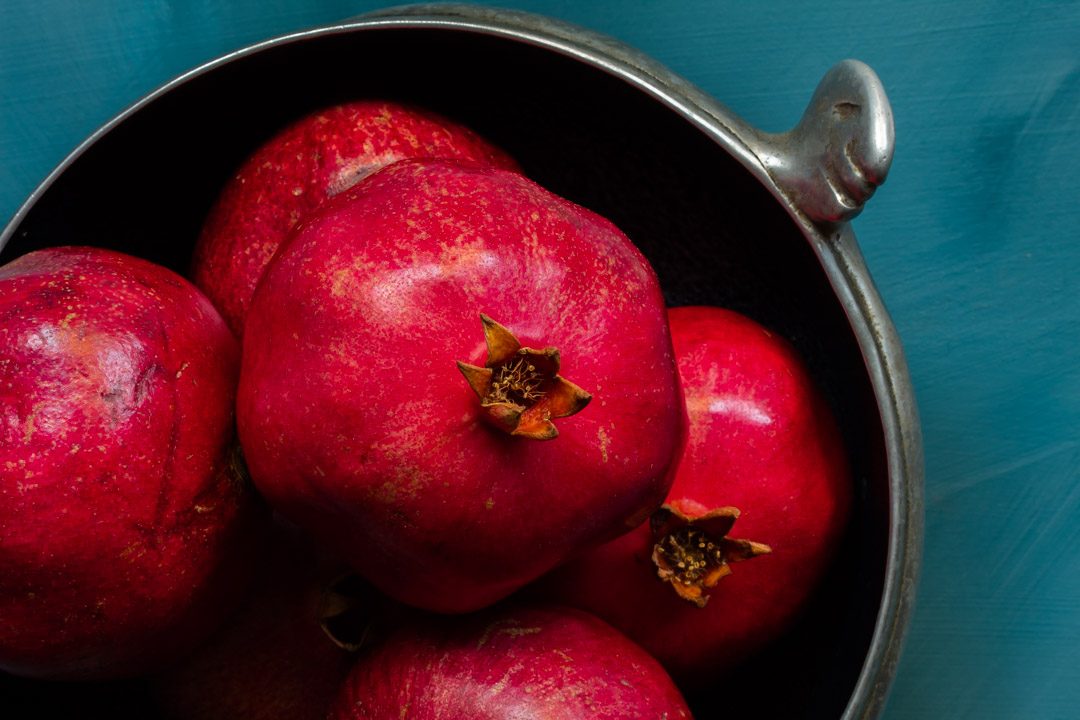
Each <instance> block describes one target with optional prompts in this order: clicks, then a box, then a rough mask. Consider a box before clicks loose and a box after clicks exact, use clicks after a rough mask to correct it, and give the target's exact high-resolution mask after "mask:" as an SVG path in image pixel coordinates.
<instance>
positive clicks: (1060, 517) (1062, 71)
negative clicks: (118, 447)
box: [0, 0, 1080, 720]
mask: <svg viewBox="0 0 1080 720" xmlns="http://www.w3.org/2000/svg"><path fill="white" fill-rule="evenodd" d="M383 4H384V3H377V2H345V1H344V0H339V1H337V2H326V1H315V0H272V1H268V2H254V1H249V0H245V1H244V2H225V1H224V0H216V1H213V0H191V1H190V2H180V1H176V2H169V1H166V0H153V1H146V2H119V1H114V2H100V3H96V2H95V3H84V4H80V6H79V7H75V4H74V3H65V2H59V1H57V0H36V1H34V2H31V1H30V0H4V2H3V3H0V220H5V221H6V218H8V217H10V216H11V214H12V213H14V212H15V210H16V208H17V207H18V205H19V204H20V203H21V202H22V200H23V198H25V197H26V196H27V195H28V194H29V193H30V192H31V190H33V188H34V187H35V186H36V185H37V183H38V182H39V181H40V180H41V179H42V178H43V177H44V176H45V175H46V174H47V173H48V172H49V170H51V169H52V167H53V166H54V165H55V164H56V163H57V162H59V161H60V160H61V159H62V158H63V156H64V155H66V154H67V152H68V151H70V150H71V149H72V148H73V147H74V146H75V145H76V144H77V143H78V142H79V141H81V140H82V139H83V138H84V137H86V136H87V135H88V134H90V133H91V132H92V131H93V130H94V129H96V128H97V127H98V126H99V125H100V124H101V123H103V122H105V121H106V120H107V119H109V118H110V117H112V116H113V115H114V114H116V112H118V111H119V110H121V109H122V108H124V107H125V106H127V105H128V104H130V103H132V102H134V101H135V100H137V99H138V98H139V97H140V96H141V95H143V94H144V93H145V92H147V91H149V90H151V89H153V88H155V87H156V86H158V85H160V84H161V83H163V82H165V81H166V80H168V79H170V78H172V77H173V76H175V75H176V74H178V73H180V72H182V71H184V70H186V69H189V68H190V67H192V66H194V65H197V64H199V63H201V62H203V61H206V60H209V59H211V58H213V57H215V56H217V55H219V54H221V53H223V52H227V51H229V50H232V49H235V48H237V47H240V46H243V45H245V44H247V43H250V42H253V41H257V40H260V39H264V38H266V37H270V36H273V35H277V34H281V33H285V32H288V31H292V30H296V29H301V28H304V27H308V26H312V25H317V24H322V23H326V22H331V21H334V20H338V19H342V18H345V17H348V16H350V15H353V14H357V13H360V12H364V11H366V10H370V9H373V8H376V7H379V6H381V5H383ZM498 4H500V5H503V6H508V7H517V8H521V9H527V10H533V11H537V12H543V13H546V14H549V15H554V16H557V17H561V18H563V19H567V20H570V21H573V22H576V23H579V24H582V25H586V26H589V27H591V28H594V29H597V30H600V31H602V32H605V33H607V34H610V35H613V36H615V37H618V38H620V39H622V40H624V41H626V42H628V43H630V44H631V45H634V46H636V47H638V48H640V49H642V50H644V51H645V52H647V53H649V54H651V55H652V56H654V57H655V58H657V59H658V60H660V61H661V62H663V63H665V64H667V65H668V66H669V67H671V68H672V69H673V70H675V71H676V72H679V73H680V74H683V75H684V76H686V77H687V78H689V79H690V80H691V81H693V82H695V83H696V84H698V85H700V86H701V87H702V88H704V89H705V90H706V91H707V92H709V93H710V94H712V95H714V96H716V97H717V98H720V99H721V100H722V101H723V102H724V103H725V104H727V105H728V106H729V107H731V108H732V109H733V110H735V111H736V112H737V113H739V114H741V115H742V116H743V117H745V118H746V119H747V120H749V121H751V122H752V123H755V124H757V125H758V126H760V127H762V128H764V129H767V130H781V129H785V128H786V127H788V126H790V125H792V124H793V123H794V122H795V121H796V120H797V119H798V116H799V115H800V114H801V112H802V109H803V106H804V104H805V102H806V100H807V99H808V96H809V93H810V92H811V90H812V89H813V87H814V86H815V85H816V83H817V80H818V79H819V78H820V76H821V74H822V73H823V72H824V71H825V70H826V69H827V68H828V67H829V66H830V65H832V64H833V63H834V62H835V61H836V60H839V59H841V58H844V57H857V58H860V59H862V60H864V61H866V62H868V63H869V64H870V65H871V66H872V67H874V68H875V69H876V70H877V72H878V74H879V75H880V76H881V78H882V80H883V81H884V83H885V86H886V88H887V90H888V93H889V97H890V99H891V101H892V104H893V109H894V112H895V115H896V126H897V151H896V159H895V163H894V166H893V170H892V173H891V175H890V177H889V180H888V182H887V183H886V185H885V186H884V187H883V188H882V189H881V190H880V191H879V192H878V194H877V196H876V197H874V199H873V200H872V201H871V203H870V205H869V207H868V209H867V211H866V212H865V213H864V214H863V215H862V216H860V217H859V218H858V219H857V220H856V221H855V230H856V233H857V234H858V236H859V238H860V241H861V245H862V247H863V250H864V253H865V255H866V258H867V261H868V263H869V265H870V267H871V269H872V271H873V273H874V276H875V279H876V281H877V284H878V286H879V289H880V290H881V293H882V295H883V296H884V298H885V300H886V302H887V304H888V306H889V308H890V310H891V312H892V314H893V317H894V320H895V321H896V325H897V327H898V329H899V331H900V334H901V336H902V337H903V339H904V341H905V346H906V348H907V352H908V359H909V362H910V365H911V372H912V376H913V379H914V382H915V387H916V393H917V396H918V400H919V404H920V410H921V415H922V422H923V432H924V437H925V442H926V465H927V488H926V489H927V515H926V551H925V564H924V570H923V575H922V583H921V586H920V591H919V596H918V605H917V609H916V613H915V617H914V622H913V625H912V627H911V631H910V634H909V639H908V643H907V646H906V650H905V654H904V657H903V661H902V663H901V667H900V672H899V675H898V677H897V680H896V683H895V685H894V690H893V693H892V697H891V699H890V702H889V706H888V708H887V711H886V717H887V718H889V719H890V720H900V719H904V718H981V719H994V718H1078V717H1080V285H1078V283H1077V279H1076V277H1077V275H1078V273H1080V231H1078V221H1080V212H1078V205H1080V180H1078V172H1077V166H1078V165H1080V4H1078V3H1076V2H1043V3H1036V2H1015V3H1005V2H999V3H991V2H973V1H971V0H965V1H963V2H954V3H939V2H926V1H919V2H908V3H889V2H862V3H856V2H827V3H818V4H814V5H813V6H811V5H809V4H806V3H800V2H791V1H789V2H774V3H770V4H769V5H768V6H760V5H758V4H754V3H720V2H709V1H707V0H692V1H687V2H681V3H678V4H675V3H668V2H660V1H659V0H634V1H626V2H617V1H615V0H604V1H598V2H591V3H582V2H580V1H579V2H568V1H559V0H531V1H528V2H525V1H517V2H515V1H514V0H504V2H501V3H498Z"/></svg>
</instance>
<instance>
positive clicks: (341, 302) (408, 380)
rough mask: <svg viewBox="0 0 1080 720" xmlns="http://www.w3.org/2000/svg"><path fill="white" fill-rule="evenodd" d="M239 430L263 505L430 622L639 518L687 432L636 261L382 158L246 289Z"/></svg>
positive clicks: (651, 293)
mask: <svg viewBox="0 0 1080 720" xmlns="http://www.w3.org/2000/svg"><path fill="white" fill-rule="evenodd" d="M590 399H591V402H590ZM238 419H239V424H240V434H241V440H242V443H243V446H244V450H245V453H246V456H247V459H248V462H249V465H250V468H251V472H252V478H253V479H254V480H255V482H256V485H257V486H258V487H259V489H260V490H261V491H262V492H263V494H264V495H265V497H266V498H268V499H269V501H270V502H271V504H273V505H274V506H275V507H276V508H277V509H278V510H279V511H280V512H282V513H283V514H284V515H285V516H286V517H289V518H291V519H292V520H293V521H294V522H296V523H297V524H300V525H302V526H304V527H307V528H308V529H309V530H311V531H312V532H313V533H315V534H316V535H317V536H319V537H320V538H322V540H323V541H324V544H325V545H326V546H327V547H333V548H335V549H336V550H337V551H338V552H340V553H341V554H342V555H343V557H344V558H345V559H346V561H348V562H349V563H350V564H351V565H352V566H353V567H354V568H355V569H356V570H357V571H359V572H360V573H361V574H362V575H364V576H365V577H367V578H368V579H369V580H371V582H372V583H374V584H375V585H376V586H377V587H379V588H380V589H381V590H383V591H384V592H386V593H387V594H388V595H390V596H391V597H394V598H396V599H398V600H400V601H402V602H405V603H407V604H410V605H415V606H419V607H422V608H425V609H429V610H435V611H440V612H466V611H470V610H475V609H478V608H481V607H484V606H486V605H489V604H491V603H492V602H495V601H496V600H498V599H499V598H501V597H504V596H506V595H508V594H509V593H511V592H512V591H513V590H515V589H516V588H518V587H520V586H522V585H524V584H525V583H527V582H529V581H531V580H533V579H535V578H536V577H538V576H540V575H541V574H543V573H544V572H546V571H547V570H550V569H551V568H552V567H554V566H555V565H557V564H558V563H560V562H562V561H563V560H565V559H566V558H567V557H569V556H570V555H571V554H573V553H574V552H575V551H577V550H578V549H580V548H582V547H585V546H588V545H591V544H595V543H598V542H602V541H605V540H609V539H611V538H613V537H615V536H617V535H619V534H621V533H624V532H626V531H628V530H629V529H630V528H632V527H635V526H636V525H638V524H640V523H641V522H643V521H644V520H645V518H647V517H648V515H649V513H651V512H652V511H653V510H655V509H656V508H657V507H658V506H659V504H660V502H661V501H662V500H663V498H664V495H665V493H666V492H667V489H668V487H669V486H670V483H671V472H670V470H671V468H672V464H673V462H674V460H675V458H676V457H677V456H678V453H679V451H680V449H681V445H682V441H683V431H684V428H683V422H684V411H683V408H682V401H681V396H680V393H679V386H678V373H677V370H676V368H675V364H674V358H673V355H672V350H671V341H670V336H669V335H668V331H667V320H666V314H665V310H664V307H663V300H662V297H661V294H660V289H659V287H658V284H657V281H656V277H655V274H654V273H653V270H652V268H651V267H650V266H649V265H648V263H647V262H646V260H645V259H644V257H642V255H641V254H640V253H639V252H638V251H637V249H636V248H635V247H634V246H633V245H632V244H631V243H630V242H629V241H628V240H627V239H626V237H625V236H624V235H622V233H620V232H619V231H618V230H617V229H616V228H615V227H614V226H613V225H611V224H610V223H609V222H607V221H606V220H604V219H602V218H600V217H598V216H596V215H594V214H593V213H591V212H589V211H587V210H585V209H583V208H580V207H578V206H576V205H573V204H571V203H570V202H567V201H566V200H563V199H561V198H558V197H556V196H555V195H552V194H551V193H548V192H547V191H545V190H543V189H542V188H540V187H539V186H537V185H536V184H535V183H532V182H531V181H529V180H527V179H526V178H524V177H522V176H520V175H518V174H516V173H512V172H507V171H503V170H498V169H493V168H489V167H481V166H478V165H475V164H463V163H457V162H452V161H403V162H400V163H395V164H393V165H390V166H388V167H386V168H384V169H383V170H381V171H380V172H378V173H376V174H375V175H372V176H370V177H369V178H367V179H366V180H364V181H363V182H361V183H360V184H358V185H356V186H355V187H354V188H352V189H351V190H348V191H346V192H345V193H343V194H342V195H341V196H339V197H337V198H335V199H333V200H331V201H330V202H329V203H328V204H327V205H325V206H324V208H323V209H322V210H321V211H320V212H318V213H317V214H315V215H313V216H309V218H308V219H307V220H306V221H304V222H303V223H302V224H301V226H300V227H298V229H297V232H296V234H295V235H293V236H292V238H291V239H290V241H289V242H288V243H287V244H286V246H285V247H284V248H283V249H282V251H281V252H280V253H279V254H278V256H277V257H276V258H275V260H274V261H273V262H272V263H271V265H270V267H269V268H268V270H267V272H266V275H265V276H264V277H263V280H262V281H261V283H260V285H259V288H258V289H257V291H256V293H255V297H254V300H253V302H252V306H251V311H250V313H249V315H248V325H247V329H246V331H245V337H244V359H243V369H242V371H241V382H240V391H239V398H238ZM646 440H647V441H646Z"/></svg>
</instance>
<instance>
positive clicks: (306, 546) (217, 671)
mask: <svg viewBox="0 0 1080 720" xmlns="http://www.w3.org/2000/svg"><path fill="white" fill-rule="evenodd" d="M344 573H345V569H344V568H343V567H342V566H341V565H340V563H339V562H337V561H336V560H334V559H332V558H330V557H329V556H327V555H326V553H324V552H320V551H319V550H317V549H316V548H314V547H313V546H312V544H311V542H310V540H309V539H308V538H307V537H306V536H305V535H304V534H303V533H301V532H300V531H299V530H298V529H296V528H295V527H291V526H289V525H287V524H286V523H280V522H279V523H275V524H274V526H273V534H272V536H271V538H270V542H269V543H268V544H267V547H266V548H265V549H264V551H263V552H262V554H261V556H260V559H259V564H258V571H257V575H256V578H255V582H254V583H253V586H252V589H251V591H250V592H249V593H248V595H247V598H246V600H245V601H244V603H243V604H242V605H241V607H240V609H239V610H238V611H237V612H236V613H234V614H233V615H232V616H231V618H230V619H229V622H228V623H226V624H225V626H224V627H222V628H221V629H220V630H218V632H217V633H215V634H214V636H213V637H211V638H210V640H209V641H208V642H207V643H205V644H204V645H203V646H201V647H200V648H199V649H198V650H196V651H195V652H194V653H192V654H191V656H189V657H188V658H186V659H185V660H184V661H183V662H182V663H180V664H178V665H176V666H175V667H173V668H170V669H169V670H168V671H167V672H165V673H163V674H162V675H161V676H159V677H157V678H155V679H154V682H153V690H154V693H153V694H154V696H155V699H156V700H157V702H158V704H159V705H160V707H161V710H162V713H163V715H164V717H167V718H174V719H175V720H234V719H235V718H244V720H271V719H274V720H276V719H277V718H289V720H325V718H326V712H327V710H328V709H329V706H330V701H331V700H332V699H333V697H334V694H335V692H336V691H337V688H338V687H339V686H340V685H341V682H342V680H344V678H345V675H346V674H347V673H348V671H349V668H350V667H351V665H352V663H353V654H352V653H351V652H350V649H351V648H352V647H353V646H354V643H355V644H358V643H359V641H360V640H361V639H362V636H363V630H364V629H365V627H366V620H367V611H368V608H365V607H363V599H362V597H360V596H359V594H358V593H355V592H352V591H351V590H352V587H351V586H352V585H355V583H350V582H349V579H350V576H348V575H345V574H344ZM351 577H352V578H355V576H351ZM360 589H361V590H362V588H360ZM357 630H359V631H360V632H356V631H357ZM331 631H338V632H340V633H341V634H342V635H344V637H341V638H337V639H334V638H333V636H332V635H331V634H330V632H331ZM346 645H348V647H346Z"/></svg>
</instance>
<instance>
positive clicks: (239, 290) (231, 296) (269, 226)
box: [192, 101, 517, 336]
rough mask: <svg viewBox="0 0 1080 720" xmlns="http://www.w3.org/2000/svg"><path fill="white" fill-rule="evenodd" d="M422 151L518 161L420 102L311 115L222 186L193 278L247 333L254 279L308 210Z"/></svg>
mask: <svg viewBox="0 0 1080 720" xmlns="http://www.w3.org/2000/svg"><path fill="white" fill-rule="evenodd" d="M422 157H444V158H462V159H466V160H473V161H476V162H482V163H489V164H491V165H494V166H496V167H503V168H508V169H515V168H516V167H517V166H516V164H515V163H514V161H513V160H511V159H510V158H509V157H508V156H507V155H505V154H504V153H503V152H502V151H501V150H498V149H497V148H495V147H493V146H492V145H490V144H488V143H487V142H485V141H484V140H483V139H481V138H480V137H478V136H477V135H476V134H475V133H473V132H472V131H471V130H468V129H467V128H464V127H462V126H460V125H457V124H455V123H452V122H450V121H449V120H446V119H444V118H441V117H438V116H436V115H433V114H431V113H428V112H425V111H422V110H418V109H414V108H408V107H402V106H401V105H397V104H394V103H389V102H380V101H361V102H353V103H348V104H345V105H337V106H334V107H331V108H327V109H325V110H322V111H319V112H316V113H313V114H311V115H308V116H307V117H305V118H303V119H301V120H299V121H297V122H296V123H294V124H293V125H291V126H289V127H288V128H286V129H285V130H283V131H281V132H280V133H278V134H277V135H276V136H274V137H273V138H272V139H270V140H269V141H268V142H267V143H266V144H265V145H263V146H262V147H260V148H259V149H258V150H257V151H256V152H255V153H254V154H253V155H252V156H251V158H249V159H248V160H247V161H246V162H245V163H244V164H243V165H242V166H241V167H240V169H239V170H238V171H237V173H236V175H235V177H233V179H232V180H231V181H230V182H229V183H228V185H227V186H226V187H225V189H224V190H223V191H222V194H221V196H220V198H219V199H218V201H217V203H216V204H215V207H214V208H213V210H212V211H211V213H210V215H209V217H208V218H207V221H206V224H205V226H204V227H203V231H202V234H201V236H200V238H199V242H198V244H197V246H196V248H195V258H194V262H193V264H192V277H193V279H194V281H195V284H196V285H198V286H199V287H200V288H202V290H203V291H204V292H205V293H206V294H207V296H209V298H210V299H211V300H212V301H213V302H214V304H215V305H216V306H217V307H218V309H219V310H220V311H221V313H222V315H223V316H224V317H225V320H226V322H228V324H229V327H231V328H232V329H233V331H234V332H235V333H236V334H237V336H240V334H241V333H242V331H243V327H244V317H245V315H246V314H247V309H248V305H249V304H250V303H251V295H252V293H253V292H254V291H255V284H256V283H257V282H258V281H259V278H260V277H261V276H262V273H263V270H264V269H265V268H266V264H267V263H268V262H270V258H271V257H273V255H274V253H275V252H276V251H277V248H278V246H279V245H280V244H281V242H282V241H283V240H284V239H285V237H286V235H287V234H288V233H289V231H290V230H291V229H292V228H293V226H294V225H296V223H297V222H298V221H299V220H300V219H301V218H303V217H304V216H305V215H307V214H308V213H309V212H311V211H312V210H314V209H315V208H317V207H318V206H319V205H320V204H322V203H323V202H324V201H325V200H326V199H327V198H328V197H331V196H333V195H336V194H338V193H340V192H341V191H342V190H345V189H346V188H349V187H351V186H352V185H354V184H355V183H356V182H358V181H359V180H361V179H362V178H364V177H366V176H367V175H370V174H371V173H373V172H375V171H376V170H378V169H379V168H381V167H383V166H384V165H388V164H390V163H392V162H396V161H398V160H403V159H405V158H422Z"/></svg>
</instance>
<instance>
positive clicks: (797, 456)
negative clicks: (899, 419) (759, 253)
mask: <svg viewBox="0 0 1080 720" xmlns="http://www.w3.org/2000/svg"><path fill="white" fill-rule="evenodd" d="M669 319H670V322H671V334H672V340H673V342H674V345H675V354H676V358H677V360H678V365H679V372H680V375H681V376H682V381H683V389H684V392H685V395H686V407H687V412H688V415H689V421H690V424H689V438H688V441H687V445H686V451H685V453H684V455H683V457H682V461H681V463H680V465H679V470H678V473H677V474H676V477H675V483H674V485H673V486H672V488H671V492H670V493H669V495H668V499H667V501H666V503H665V505H664V507H663V508H661V510H659V511H657V513H655V514H654V515H653V517H652V520H651V522H650V523H649V524H648V525H647V526H643V527H642V528H640V529H638V530H637V531H635V532H633V533H630V534H628V535H625V536H623V537H621V538H619V539H617V540H615V541H614V542H611V543H608V544H607V545H604V546H603V547H600V548H597V549H595V550H593V551H591V552H590V553H588V554H586V555H584V556H583V557H581V558H580V559H578V560H577V561H575V562H572V563H570V564H568V565H567V566H566V567H564V568H561V569H560V570H558V571H556V572H555V573H553V574H552V575H551V576H550V577H549V578H548V579H546V580H545V581H544V583H543V591H544V593H545V596H548V597H553V598H554V599H556V600H558V601H559V602H566V603H569V604H573V605H575V606H578V607H581V608H584V609H586V610H589V611H591V612H594V613H596V614H597V615H598V616H600V617H602V618H604V619H605V620H607V621H608V622H610V623H611V624H612V625H614V626H615V627H617V628H619V629H620V630H622V631H623V632H625V633H626V634H627V635H629V636H630V637H631V638H633V639H634V640H636V641H637V642H639V643H640V644H641V645H642V646H643V647H644V648H645V649H646V650H648V651H649V652H651V653H652V654H653V655H655V656H656V657H657V658H658V659H659V660H660V661H661V663H662V664H663V665H664V666H665V667H666V668H667V669H668V670H669V671H670V672H671V673H672V675H673V676H674V677H675V678H676V679H677V680H678V681H679V682H680V684H681V686H683V687H692V686H695V685H699V684H701V682H702V681H704V680H706V679H708V678H709V676H710V675H712V674H714V673H716V672H718V671H720V670H723V669H724V668H727V667H731V666H733V665H734V664H735V663H737V662H739V661H740V660H741V659H744V658H746V657H747V656H748V655H749V654H751V653H753V652H754V651H756V650H758V649H760V648H762V647H763V646H764V645H765V644H766V643H768V642H769V641H771V640H773V639H775V638H776V637H778V636H779V635H780V634H781V633H782V632H783V631H784V630H785V628H787V627H788V626H789V625H790V623H791V622H792V620H793V619H794V618H795V617H796V616H797V615H798V612H799V610H800V608H801V607H803V606H804V605H805V603H806V601H807V599H808V598H809V596H810V595H811V593H812V591H813V589H814V586H815V584H816V583H817V582H818V580H819V579H820V578H821V576H822V574H823V572H824V570H825V569H826V566H827V564H828V562H829V560H830V558H831V556H832V555H833V553H834V550H835V548H836V546H837V544H838V542H839V541H840V537H841V534H842V531H843V529H844V527H845V524H846V521H847V517H848V512H849V507H850V503H851V494H852V487H851V478H850V475H849V471H848V467H847V462H846V457H845V454H844V448H843V447H842V445H841V440H840V435H839V432H838V429H837V427H836V423H835V421H834V419H833V417H832V415H831V412H830V410H829V408H828V407H827V405H826V403H825V400H824V399H823V398H822V396H821V394H820V392H819V391H818V390H817V389H816V388H815V386H814V384H813V381H812V380H811V378H810V376H809V375H808V374H807V371H806V369H805V367H804V365H803V363H802V361H801V360H800V359H799V357H798V356H797V355H796V353H795V352H794V350H793V349H792V348H791V347H790V345H788V343H787V342H785V341H784V340H782V339H781V338H779V337H777V336H776V335H774V334H772V333H770V332H769V331H768V330H766V329H765V328H763V327H761V326H760V325H758V324H757V323H755V322H753V321H752V320H750V319H748V318H746V317H743V316H742V315H739V314H738V313H735V312H731V311H728V310H722V309H719V308H711V307H683V308H675V309H673V310H671V311H670V312H669ZM736 508H738V509H736ZM740 511H741V513H740ZM736 518H738V520H737V521H736ZM746 538H749V540H748V539H746ZM754 541H756V542H754ZM770 549H771V552H769V551H770ZM766 553H767V554H766ZM757 555H765V557H760V558H758V559H755V560H753V561H752V562H747V563H742V564H740V565H738V566H737V567H735V568H731V566H730V565H731V563H732V562H735V561H737V560H744V559H747V558H751V557H754V556H757ZM725 576H727V577H725Z"/></svg>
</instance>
